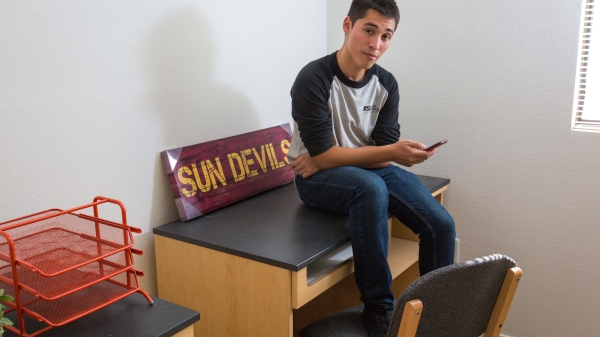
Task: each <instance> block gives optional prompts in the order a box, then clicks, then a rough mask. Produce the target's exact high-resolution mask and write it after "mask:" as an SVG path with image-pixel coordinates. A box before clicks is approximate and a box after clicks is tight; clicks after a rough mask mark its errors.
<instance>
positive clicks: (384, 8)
mask: <svg viewBox="0 0 600 337" xmlns="http://www.w3.org/2000/svg"><path fill="white" fill-rule="evenodd" d="M369 9H374V10H376V11H378V12H379V13H381V15H383V16H385V17H386V18H388V19H394V20H395V21H396V26H395V27H394V30H396V28H398V22H399V21H400V10H398V5H396V1H394V0H353V1H352V5H350V10H349V11H348V16H349V17H350V21H351V22H352V25H353V26H354V23H356V20H359V19H362V18H364V17H365V16H367V11H368V10H369Z"/></svg>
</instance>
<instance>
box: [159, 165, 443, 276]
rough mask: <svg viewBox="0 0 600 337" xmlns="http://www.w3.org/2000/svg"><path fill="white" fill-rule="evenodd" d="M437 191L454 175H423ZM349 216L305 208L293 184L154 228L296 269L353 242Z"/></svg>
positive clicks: (230, 251) (166, 233) (166, 234)
mask: <svg viewBox="0 0 600 337" xmlns="http://www.w3.org/2000/svg"><path fill="white" fill-rule="evenodd" d="M419 179H420V180H421V183H423V185H424V186H425V187H426V188H427V189H428V190H429V191H430V192H432V193H433V192H434V191H437V190H439V189H440V188H442V187H444V186H446V185H448V184H449V183H450V179H445V178H436V177H429V176H419ZM347 219H348V217H347V216H346V215H342V214H337V213H333V212H329V211H324V210H320V209H315V208H310V207H308V206H306V205H305V204H304V203H303V202H302V201H301V200H300V198H299V197H298V193H297V192H296V186H295V185H294V184H293V183H290V184H287V185H284V186H281V187H278V188H275V189H273V190H270V191H267V192H264V193H262V194H259V195H256V196H254V197H251V198H249V199H246V200H244V201H241V202H238V203H236V204H233V205H229V206H227V207H224V208H222V209H220V210H216V211H214V212H212V213H208V214H206V215H204V216H202V217H199V218H195V219H192V220H189V221H186V222H183V221H181V220H177V221H173V222H170V223H168V224H165V225H162V226H159V227H156V228H154V230H153V232H154V234H156V235H161V236H165V237H168V238H172V239H176V240H180V241H184V242H187V243H191V244H195V245H198V246H202V247H207V248H211V249H214V250H218V251H221V252H225V253H228V254H232V255H236V256H241V257H244V258H248V259H251V260H255V261H259V262H263V263H267V264H270V265H274V266H277V267H281V268H284V269H289V270H292V271H298V270H300V269H302V268H304V267H305V266H307V265H309V264H310V263H312V262H314V261H316V260H318V259H319V258H321V257H323V256H325V255H327V254H328V253H330V252H332V251H333V250H335V249H336V248H338V247H340V246H342V245H344V244H345V243H347V242H349V241H350V237H349V236H348V229H347V228H346V221H347Z"/></svg>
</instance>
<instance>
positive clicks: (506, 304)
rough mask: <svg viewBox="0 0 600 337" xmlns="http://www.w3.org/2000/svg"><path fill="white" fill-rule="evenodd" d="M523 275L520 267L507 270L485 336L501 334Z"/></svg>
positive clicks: (490, 336)
mask: <svg viewBox="0 0 600 337" xmlns="http://www.w3.org/2000/svg"><path fill="white" fill-rule="evenodd" d="M522 275H523V271H522V270H521V268H519V267H513V268H510V269H509V270H508V272H506V277H505V278H504V282H503V283H502V288H500V293H499V294H498V299H497V300H496V305H495V306H494V311H492V316H491V317H490V321H489V323H488V326H487V329H486V330H485V334H484V337H498V336H500V331H502V326H503V325H504V320H505V319H506V315H507V314H508V309H509V308H510V305H511V303H512V300H513V297H514V296H515V292H516V291H517V286H518V285H519V280H521V276H522Z"/></svg>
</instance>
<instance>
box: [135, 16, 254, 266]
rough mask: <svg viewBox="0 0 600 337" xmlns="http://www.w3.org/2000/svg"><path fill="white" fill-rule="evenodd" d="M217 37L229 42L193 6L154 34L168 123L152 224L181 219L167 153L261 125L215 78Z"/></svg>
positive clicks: (153, 55) (160, 99)
mask: <svg viewBox="0 0 600 337" xmlns="http://www.w3.org/2000/svg"><path fill="white" fill-rule="evenodd" d="M216 39H222V40H223V41H227V37H226V36H223V37H219V34H218V33H217V32H214V31H211V29H209V24H208V22H207V20H206V19H205V17H204V16H203V15H201V13H199V12H198V11H197V9H195V8H189V7H188V8H182V9H179V10H177V11H174V12H172V13H171V14H170V15H167V16H166V17H164V19H163V20H161V21H159V22H158V23H157V24H156V25H155V26H154V29H152V30H151V31H150V32H149V35H148V39H147V41H146V48H147V50H146V54H147V55H148V58H147V67H148V71H149V74H150V78H151V83H150V84H151V86H150V90H149V92H150V95H151V97H150V98H149V101H150V102H151V103H152V104H153V109H152V110H153V111H155V112H156V114H157V117H158V118H157V122H158V123H161V124H162V126H163V132H162V137H163V139H162V142H161V145H162V146H164V148H161V149H156V150H157V153H156V160H155V170H154V188H153V197H152V210H151V227H156V226H158V225H162V224H164V223H166V222H169V221H172V220H175V219H178V218H179V216H178V214H177V209H176V207H175V202H174V198H173V194H172V193H171V190H170V187H169V182H168V179H167V177H166V175H165V171H164V169H163V166H162V162H161V160H160V152H161V151H164V150H168V149H171V148H176V147H182V146H188V145H193V144H197V143H202V142H206V141H210V140H214V139H219V138H224V137H228V136H232V135H235V134H239V133H243V132H249V131H254V130H257V129H259V128H260V126H259V125H260V123H259V121H258V117H257V114H256V112H255V111H254V110H253V108H252V106H251V105H250V101H249V100H248V99H247V98H246V97H244V96H243V95H242V94H240V93H239V92H235V91H234V89H232V88H230V87H228V86H227V85H225V84H223V83H219V81H218V79H217V78H215V77H214V76H213V73H214V68H215V64H216V61H217V58H218V55H217V52H216V46H215V42H214V40H216ZM224 46H225V47H227V46H226V45H224ZM231 49H233V48H231ZM227 51H228V50H227V49H224V50H223V49H222V52H227ZM240 62H243V57H242V56H241V55H240ZM157 136H160V135H157ZM152 250H153V249H152ZM152 254H153V251H152Z"/></svg>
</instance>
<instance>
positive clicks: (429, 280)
mask: <svg viewBox="0 0 600 337" xmlns="http://www.w3.org/2000/svg"><path fill="white" fill-rule="evenodd" d="M511 268H513V270H511ZM515 270H517V272H518V276H517V277H516V278H515V277H514V272H515ZM507 272H508V274H511V275H513V276H512V282H511V281H510V280H509V277H507V275H508V274H507ZM505 278H506V279H507V282H504V281H505ZM518 279H520V269H518V267H516V263H515V261H514V260H513V259H511V258H510V257H507V256H504V255H499V254H494V255H489V256H485V257H483V258H478V259H474V260H470V261H465V262H462V263H458V264H454V265H450V266H447V267H444V268H440V269H436V270H434V271H432V272H430V273H427V274H425V275H423V276H422V277H421V278H419V279H417V280H416V281H415V282H413V283H412V284H411V285H410V286H408V288H406V290H405V291H404V292H403V293H402V295H400V297H399V299H398V302H397V308H396V310H395V312H394V316H393V318H392V322H391V325H390V328H389V331H388V337H396V336H397V334H398V331H399V328H400V324H401V320H402V315H403V313H404V310H405V304H406V303H407V302H409V301H411V300H415V299H419V300H420V301H421V302H422V304H423V310H422V313H418V312H417V314H420V320H419V321H418V328H417V332H416V336H436V337H443V336H472V337H477V336H481V335H482V334H483V333H484V332H486V330H488V333H486V336H488V335H490V336H492V335H495V336H497V335H499V333H500V329H501V327H502V324H503V320H504V318H505V317H506V313H507V311H508V307H509V306H510V301H511V300H512V296H513V295H514V291H515V290H516V283H515V281H514V280H518ZM503 284H506V286H504V287H503ZM509 288H510V289H509ZM501 289H502V292H501ZM499 295H502V296H499ZM499 297H500V300H499V301H498V299H499ZM507 298H508V300H507ZM496 302H499V303H498V305H496ZM501 302H502V303H501ZM407 307H408V306H407ZM495 308H496V309H495ZM490 318H494V319H496V320H499V321H500V323H499V326H496V327H494V326H492V325H493V324H490V326H491V327H490V328H488V322H490V321H491V319H490ZM490 330H494V331H493V332H492V333H489V331H490Z"/></svg>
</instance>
